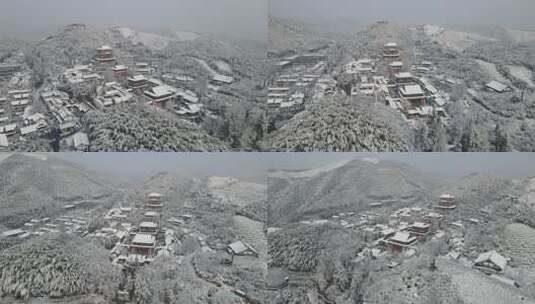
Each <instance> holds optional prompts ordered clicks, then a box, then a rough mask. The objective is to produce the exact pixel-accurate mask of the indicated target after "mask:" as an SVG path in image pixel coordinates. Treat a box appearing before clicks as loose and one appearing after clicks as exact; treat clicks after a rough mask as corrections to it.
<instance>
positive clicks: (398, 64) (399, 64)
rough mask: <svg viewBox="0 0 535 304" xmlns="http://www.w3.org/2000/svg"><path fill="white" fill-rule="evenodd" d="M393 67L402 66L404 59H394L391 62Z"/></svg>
mask: <svg viewBox="0 0 535 304" xmlns="http://www.w3.org/2000/svg"><path fill="white" fill-rule="evenodd" d="M390 66H391V67H402V66H403V62H402V61H394V62H392V63H391V64H390Z"/></svg>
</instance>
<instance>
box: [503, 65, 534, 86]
mask: <svg viewBox="0 0 535 304" xmlns="http://www.w3.org/2000/svg"><path fill="white" fill-rule="evenodd" d="M508 68H509V72H510V73H511V75H513V76H514V77H516V78H518V79H520V80H522V81H524V82H526V83H527V84H528V85H529V86H530V87H533V86H535V84H534V83H533V73H532V72H531V71H530V70H529V69H528V68H526V67H525V66H521V65H510V66H508Z"/></svg>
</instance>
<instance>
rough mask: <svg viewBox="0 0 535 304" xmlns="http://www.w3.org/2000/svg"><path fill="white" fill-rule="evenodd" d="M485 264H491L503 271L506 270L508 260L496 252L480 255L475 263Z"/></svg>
mask: <svg viewBox="0 0 535 304" xmlns="http://www.w3.org/2000/svg"><path fill="white" fill-rule="evenodd" d="M484 262H491V263H493V264H494V265H496V266H498V268H500V269H501V270H504V269H505V265H507V259H505V257H504V256H502V255H501V254H499V253H497V252H496V251H495V250H492V251H488V252H484V253H482V254H480V255H479V256H478V257H477V259H476V261H475V263H476V264H480V263H484Z"/></svg>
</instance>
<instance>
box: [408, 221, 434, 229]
mask: <svg viewBox="0 0 535 304" xmlns="http://www.w3.org/2000/svg"><path fill="white" fill-rule="evenodd" d="M430 226H431V225H429V224H427V223H422V222H415V223H414V224H412V227H415V228H422V229H425V228H429V227H430Z"/></svg>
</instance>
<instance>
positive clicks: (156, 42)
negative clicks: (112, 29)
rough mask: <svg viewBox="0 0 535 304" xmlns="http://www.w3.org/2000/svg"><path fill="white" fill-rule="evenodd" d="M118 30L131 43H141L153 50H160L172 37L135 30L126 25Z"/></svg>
mask: <svg viewBox="0 0 535 304" xmlns="http://www.w3.org/2000/svg"><path fill="white" fill-rule="evenodd" d="M118 30H119V33H121V35H122V36H123V37H124V38H125V39H129V40H130V41H132V43H134V44H142V45H144V46H146V47H148V48H151V49H154V50H162V49H164V48H166V47H167V46H168V45H169V43H170V42H171V41H172V39H171V38H168V37H164V36H161V35H157V34H152V33H144V32H137V31H135V30H133V29H131V28H128V27H121V28H119V29H118Z"/></svg>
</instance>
